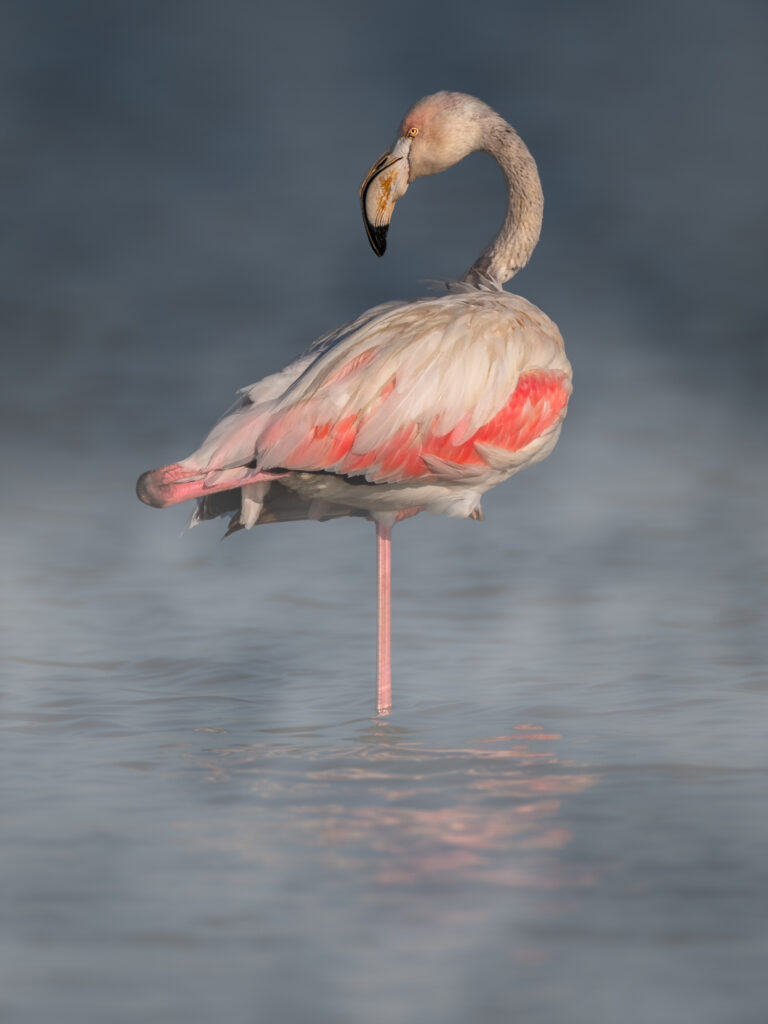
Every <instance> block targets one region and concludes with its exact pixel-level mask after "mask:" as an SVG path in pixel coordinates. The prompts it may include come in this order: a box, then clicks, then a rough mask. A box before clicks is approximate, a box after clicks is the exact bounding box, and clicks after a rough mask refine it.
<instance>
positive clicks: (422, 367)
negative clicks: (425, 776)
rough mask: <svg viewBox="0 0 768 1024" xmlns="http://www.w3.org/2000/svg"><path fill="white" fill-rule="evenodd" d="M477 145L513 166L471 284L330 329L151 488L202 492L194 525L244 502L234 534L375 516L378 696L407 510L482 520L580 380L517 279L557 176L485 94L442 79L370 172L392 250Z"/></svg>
mask: <svg viewBox="0 0 768 1024" xmlns="http://www.w3.org/2000/svg"><path fill="white" fill-rule="evenodd" d="M438 128H439V129H440V130H438ZM449 128H452V129H453V132H451V131H449V130H448V129H449ZM419 136H421V138H420V137H419ZM478 148H484V149H486V150H487V151H488V152H490V153H491V154H492V155H493V156H494V157H495V158H496V159H497V160H498V162H499V164H500V165H501V167H502V170H503V171H504V173H505V176H506V178H507V183H508V187H509V192H510V204H509V208H508V212H507V218H506V220H505V222H504V224H503V225H502V229H501V231H500V232H499V235H498V236H497V238H496V239H495V240H494V242H493V243H492V245H491V246H490V247H489V249H488V250H487V251H486V253H484V254H483V256H481V257H480V259H479V260H478V261H477V262H476V263H475V264H474V265H473V267H472V268H471V269H470V271H468V272H467V274H466V275H465V277H464V279H463V280H462V281H461V282H457V283H455V284H453V285H450V286H449V291H448V292H447V293H446V294H444V295H442V296H438V297H434V298H425V299H417V300H414V301H410V302H390V303H386V304H384V305H382V306H378V307H376V308H374V309H371V310H369V311H367V312H366V313H364V314H363V315H362V316H359V317H358V318H357V319H356V320H353V321H351V322H350V323H348V324H346V325H344V326H343V327H341V328H339V329H338V330H336V331H333V332H331V333H330V334H327V335H325V336H323V337H322V338H320V339H318V340H317V341H316V342H315V343H314V344H313V345H312V346H311V347H310V348H309V349H308V350H307V352H306V353H305V354H304V355H303V356H302V357H301V358H299V359H298V360H296V361H295V362H294V363H292V364H291V365H290V366H288V367H286V369H284V370H282V371H281V372H280V373H276V374H273V375H271V376H269V377H267V378H265V379H264V380H262V381H259V382H258V383H256V384H253V385H251V386H250V387H247V388H244V389H243V390H242V391H241V393H240V398H239V400H238V401H237V403H236V404H235V406H234V407H233V408H232V409H231V410H230V411H229V412H228V413H227V414H226V415H225V416H224V417H223V418H222V419H221V420H220V421H219V422H218V423H217V424H216V426H215V427H214V428H213V430H212V431H211V432H210V433H209V434H208V436H207V437H206V439H205V440H204V442H203V444H202V445H201V447H200V448H199V449H198V450H197V451H195V452H194V453H193V454H192V455H190V456H188V457H187V458H186V459H184V460H182V461H181V462H176V463H173V464H171V465H169V466H164V467H161V468H160V469H156V470H152V471H150V472H148V473H145V474H144V475H143V476H142V477H141V478H140V479H139V482H138V486H137V489H138V494H139V497H140V498H141V499H142V501H144V502H146V503H147V504H150V505H154V506H156V507H165V506H167V505H173V504H176V503H178V502H180V501H186V500H189V499H197V508H196V512H195V515H194V516H193V521H194V522H197V521H200V520H203V519H209V518H213V517H215V516H219V515H229V516H230V525H229V531H228V532H232V531H234V530H237V529H241V528H245V529H250V528H251V527H253V526H255V525H259V524H262V523H267V522H281V521H288V520H295V519H321V520H323V519H329V518H335V517H337V516H345V515H364V516H367V517H369V518H371V519H373V520H375V522H376V524H377V536H378V560H379V580H380V601H379V613H380V615H379V621H380V629H379V707H380V709H382V708H384V707H386V706H388V703H389V699H390V697H389V693H390V682H389V673H390V669H389V572H390V569H389V565H390V562H389V558H390V546H389V545H390V531H391V527H392V525H393V524H394V523H395V522H397V521H398V520H400V519H402V518H406V517H408V516H411V515H414V514H416V513H418V512H421V511H428V512H432V513H437V514H441V515H448V516H459V517H469V518H482V513H481V510H480V501H481V498H482V495H483V494H484V493H485V492H486V491H488V490H489V489H490V488H491V487H494V486H496V484H498V483H500V482H502V481H503V480H506V479H507V478H509V477H510V476H512V475H513V474H514V473H517V472H518V471H519V470H520V469H522V468H524V467H525V466H527V465H530V464H532V463H534V462H538V461H539V460H541V459H543V458H544V457H545V456H546V455H548V454H549V453H550V452H551V450H552V448H553V447H554V445H555V443H556V442H557V438H558V436H559V433H560V428H561V426H562V422H563V419H564V417H565V413H566V409H567V404H568V399H569V396H570V393H571V367H570V364H569V362H568V360H567V358H566V355H565V350H564V347H563V340H562V337H561V335H560V332H559V330H558V329H557V327H556V326H555V324H554V323H552V321H551V320H550V319H549V318H548V317H547V316H546V315H545V314H544V313H542V312H541V310H539V309H537V308H536V307H535V306H533V305H532V304H531V303H529V302H527V301H526V300H525V299H523V298H520V297H519V296H516V295H512V294H510V293H508V292H506V291H504V290H503V289H502V287H501V284H502V282H503V280H505V279H506V278H507V277H509V276H511V275H512V274H513V273H514V272H515V271H516V269H518V267H519V266H521V265H523V264H524V263H525V262H527V259H528V257H529V256H530V252H531V251H532V249H533V247H534V246H535V244H536V241H537V239H538V233H539V227H540V221H541V190H540V185H539V182H538V175H537V173H536V168H535V164H534V163H533V160H532V158H531V157H530V154H529V153H528V150H527V149H526V148H525V146H524V145H523V143H522V142H521V140H520V139H519V137H518V136H517V135H516V133H514V131H513V130H512V129H511V128H510V127H509V125H507V124H506V122H505V121H503V120H502V119H501V118H499V116H498V115H497V114H495V113H494V112H493V111H491V110H490V108H488V107H486V106H485V104H482V103H481V102H480V101H479V100H475V99H474V98H472V97H466V96H463V95H462V94H457V93H438V94H436V95H435V96H433V97H427V98H426V99H425V100H422V101H421V102H420V103H419V104H417V105H416V106H415V107H414V108H413V109H412V111H411V112H410V113H409V115H407V117H406V119H405V121H404V122H403V125H402V126H401V132H400V137H399V139H398V141H397V143H396V144H395V146H394V147H393V148H392V150H391V151H388V153H386V154H385V155H384V156H383V157H382V158H381V159H380V160H379V161H377V163H376V164H374V166H373V167H372V168H371V171H370V172H369V175H368V176H367V178H366V180H365V181H364V183H363V188H362V191H361V195H362V202H363V212H364V217H365V223H366V229H367V231H368V235H369V239H370V240H371V244H372V245H373V247H374V249H375V250H376V251H377V253H379V255H381V253H383V251H384V247H385V243H386V229H387V226H388V223H389V218H390V217H391V212H392V209H393V207H394V203H395V202H396V201H397V199H399V198H400V197H401V196H402V195H403V194H404V192H405V190H406V189H407V187H408V184H409V182H410V181H411V180H412V179H413V177H417V176H419V175H421V174H429V173H435V172H436V171H439V170H442V169H444V167H445V166H449V165H450V163H455V162H456V160H458V159H461V157H462V156H464V155H466V153H467V152H471V151H472V150H473V149H478Z"/></svg>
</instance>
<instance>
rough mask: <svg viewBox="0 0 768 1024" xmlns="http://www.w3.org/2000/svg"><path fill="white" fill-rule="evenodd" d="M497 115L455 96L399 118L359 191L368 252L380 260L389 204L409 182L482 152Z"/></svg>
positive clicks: (428, 100)
mask: <svg viewBox="0 0 768 1024" xmlns="http://www.w3.org/2000/svg"><path fill="white" fill-rule="evenodd" d="M494 119H495V120H498V119H499V118H498V115H497V114H495V113H494V111H493V110H491V108H490V107H489V106H487V105H486V104H485V103H483V102H482V101H481V100H478V99H475V97H474V96H468V95H467V94H466V93H461V92H437V93H434V94H433V95H432V96H425V97H424V99H421V100H419V102H418V103H416V104H415V106H413V107H411V109H410V110H409V111H408V113H407V114H406V115H405V117H404V118H403V121H402V123H401V125H400V130H399V131H398V135H397V139H396V141H395V143H394V145H393V146H392V147H391V149H388V150H387V152H386V153H384V154H383V155H382V156H380V157H379V159H378V160H377V161H376V163H375V164H374V165H373V167H371V169H370V170H369V171H368V173H367V174H366V176H365V179H364V181H363V184H362V185H361V186H360V200H361V203H362V208H363V222H364V223H365V230H366V232H367V234H368V240H369V241H370V243H371V246H372V248H373V251H374V252H375V253H376V255H377V256H383V255H384V252H385V250H386V247H387V231H388V229H389V222H390V220H391V218H392V213H393V211H394V209H395V203H396V202H397V200H398V199H400V198H401V197H402V196H403V195H405V192H406V189H407V188H408V185H409V184H410V182H412V181H413V180H414V178H421V177H424V176H425V175H427V174H439V173H440V171H444V170H446V168H448V167H451V166H452V165H453V164H456V163H458V162H459V160H463V159H464V157H465V156H468V155H469V154H470V153H473V152H474V151H475V150H477V149H483V148H484V143H485V138H486V133H487V131H488V127H489V123H490V122H491V121H493V120H494Z"/></svg>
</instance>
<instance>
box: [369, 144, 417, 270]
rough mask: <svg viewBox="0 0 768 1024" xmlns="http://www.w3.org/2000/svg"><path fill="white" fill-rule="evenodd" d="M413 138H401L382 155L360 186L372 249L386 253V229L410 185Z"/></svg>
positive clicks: (380, 253)
mask: <svg viewBox="0 0 768 1024" xmlns="http://www.w3.org/2000/svg"><path fill="white" fill-rule="evenodd" d="M410 148H411V140H410V139H398V140H397V142H396V143H395V145H394V146H393V147H392V149H391V150H387V152H386V153H385V154H384V155H383V156H381V157H379V159H378V160H377V161H376V163H375V164H374V165H373V167H371V169H370V170H369V171H368V173H367V174H366V176H365V180H364V181H363V183H362V185H361V186H360V203H361V206H362V208H363V223H364V224H365V231H366V234H367V235H368V241H369V242H370V243H371V248H372V249H373V251H374V252H375V253H376V255H377V256H383V255H384V252H385V251H386V248H387V231H388V230H389V222H390V220H391V219H392V213H393V211H394V209H395V203H396V202H397V200H398V199H400V197H401V196H404V195H405V192H406V189H407V188H408V177H409V172H410V168H409V163H408V152H409V150H410Z"/></svg>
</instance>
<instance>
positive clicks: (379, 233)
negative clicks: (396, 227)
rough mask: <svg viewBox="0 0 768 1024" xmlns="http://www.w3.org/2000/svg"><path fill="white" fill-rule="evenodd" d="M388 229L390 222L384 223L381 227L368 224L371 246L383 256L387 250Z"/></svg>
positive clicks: (378, 254)
mask: <svg viewBox="0 0 768 1024" xmlns="http://www.w3.org/2000/svg"><path fill="white" fill-rule="evenodd" d="M388 231H389V225H388V224H382V225H381V226H380V227H374V226H373V225H372V224H369V225H368V238H369V240H370V243H371V248H372V249H373V251H374V252H375V253H376V255H377V256H383V255H384V253H385V252H386V251H387V232H388Z"/></svg>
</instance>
